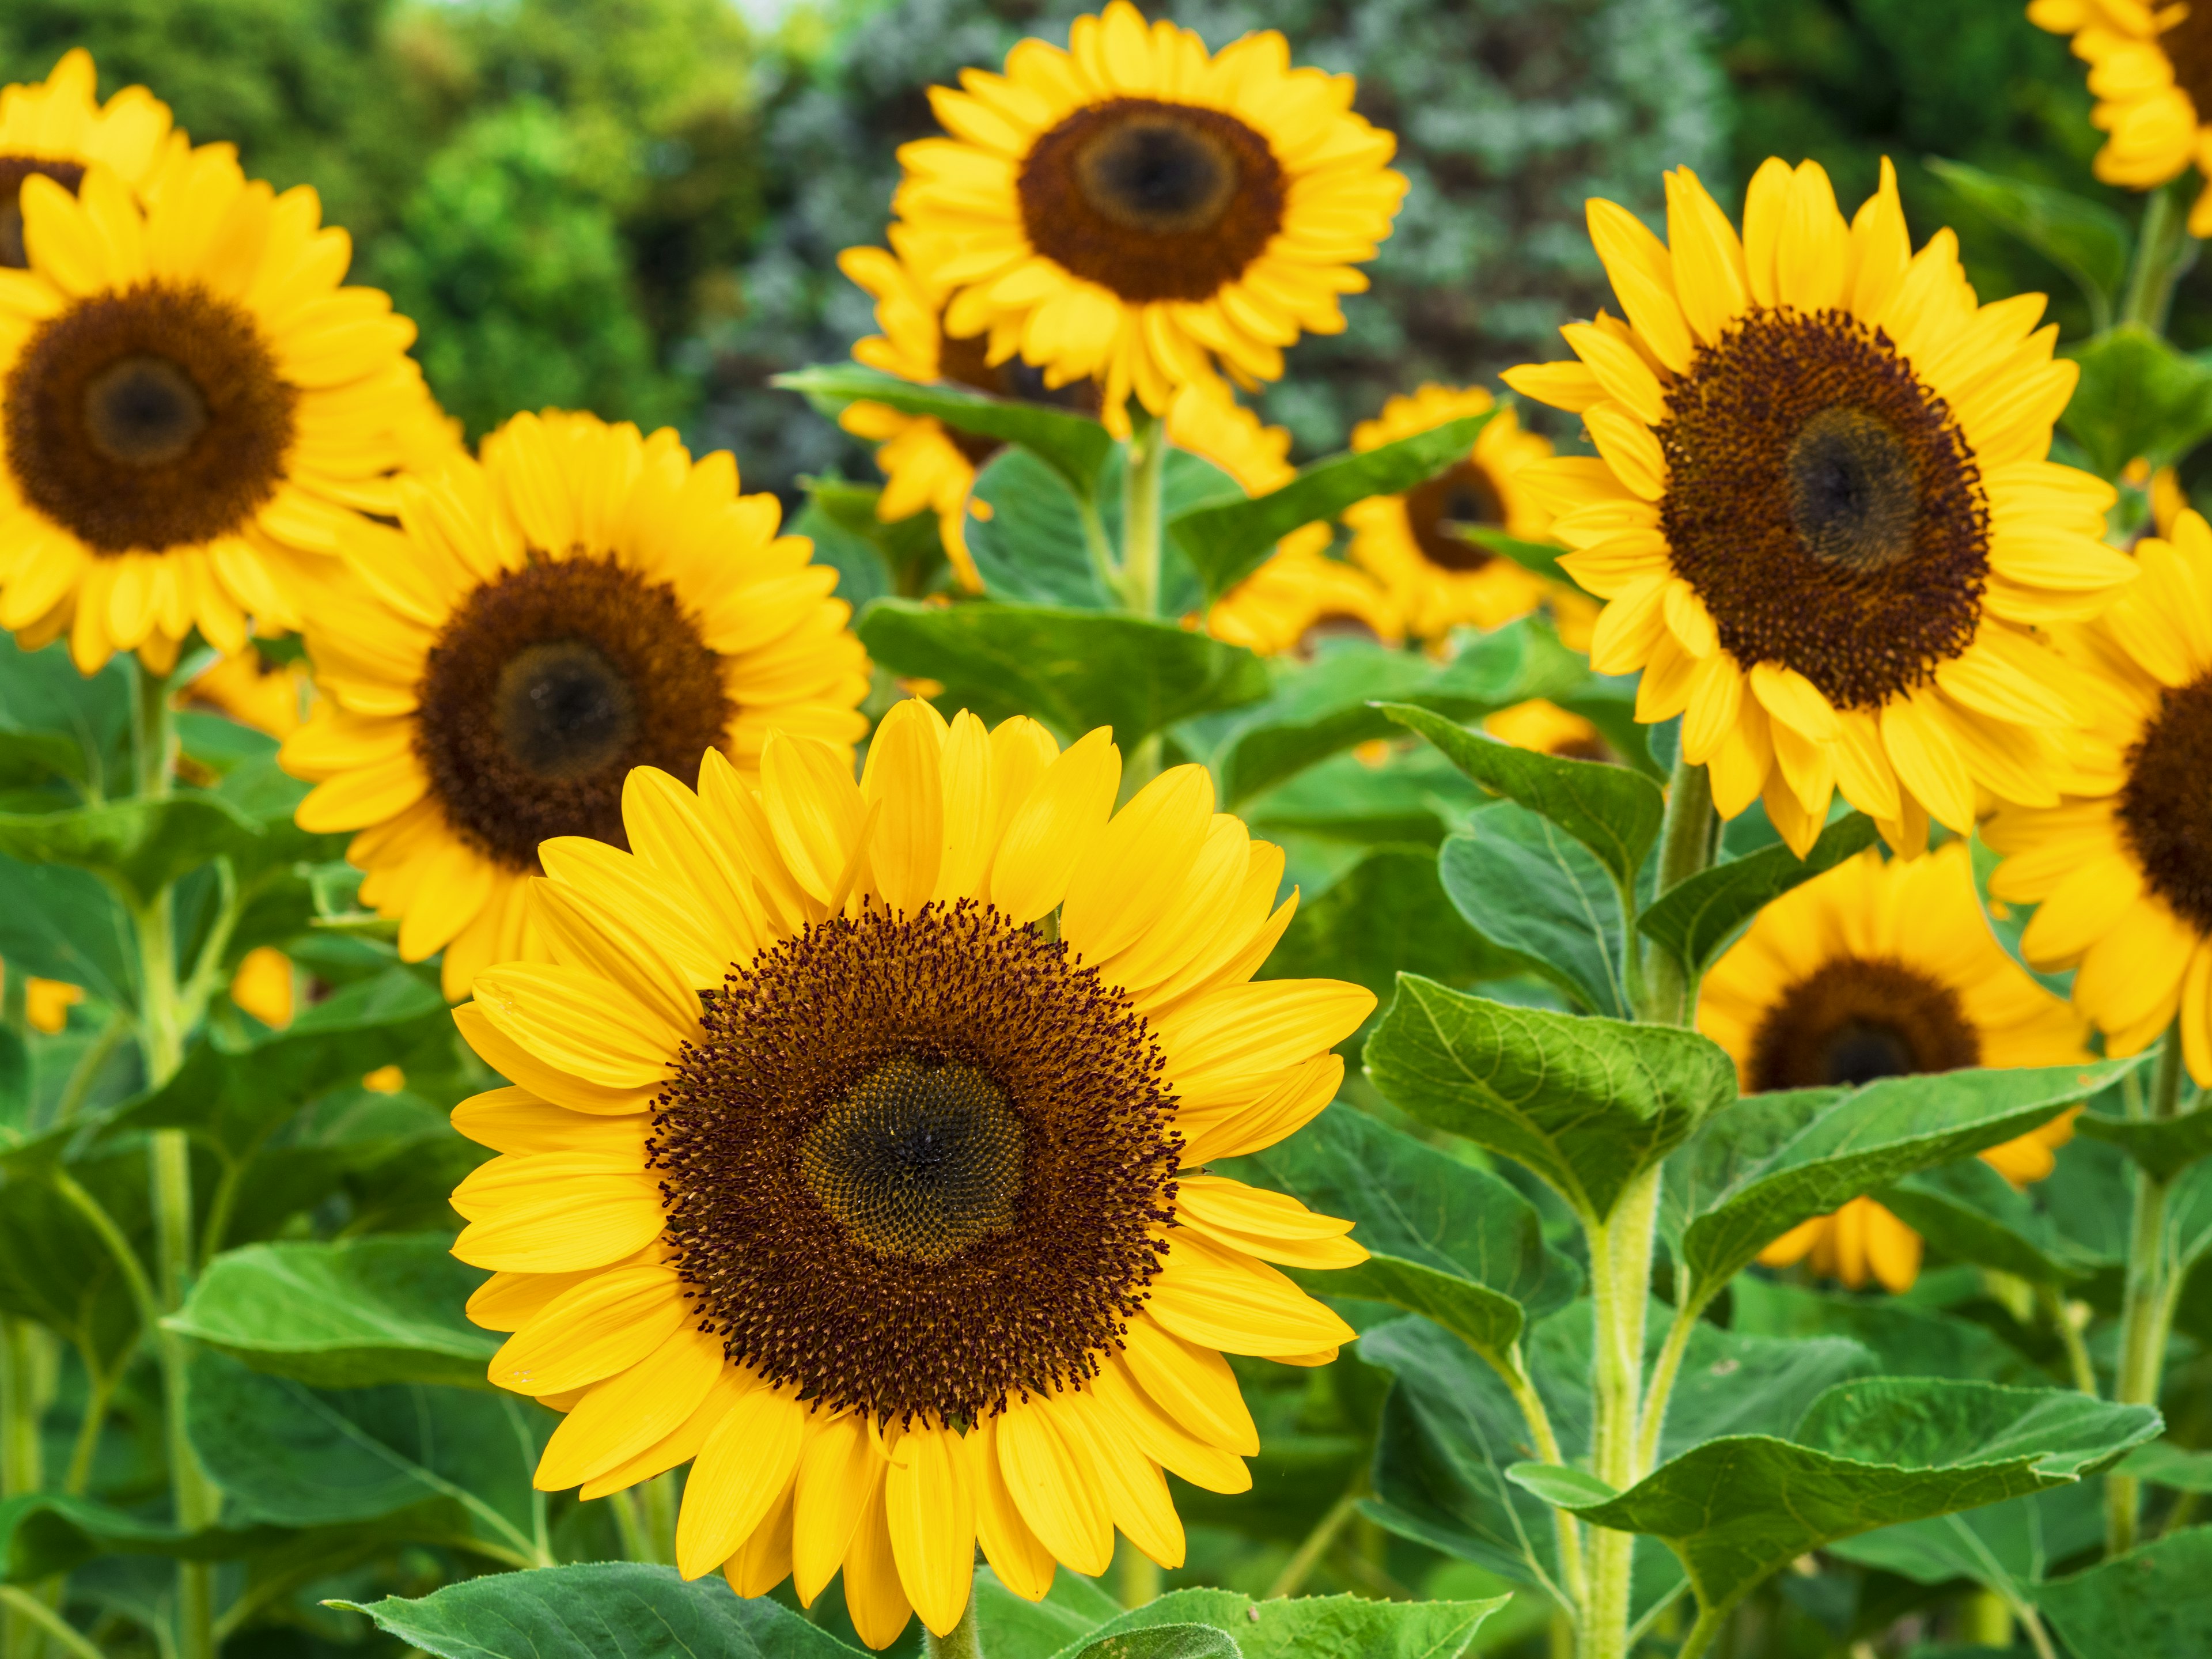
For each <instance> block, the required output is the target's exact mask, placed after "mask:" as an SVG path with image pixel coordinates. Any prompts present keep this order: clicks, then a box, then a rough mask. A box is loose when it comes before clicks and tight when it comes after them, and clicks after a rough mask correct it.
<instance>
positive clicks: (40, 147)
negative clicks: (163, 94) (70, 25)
mask: <svg viewBox="0 0 2212 1659" xmlns="http://www.w3.org/2000/svg"><path fill="white" fill-rule="evenodd" d="M97 93H98V88H97V81H96V77H95V76H94V71H93V64H92V54H91V53H90V52H87V51H85V50H84V48H83V47H82V46H78V47H75V48H73V49H71V50H70V51H69V52H64V53H63V54H62V57H61V61H60V62H59V63H58V64H55V65H54V67H53V70H52V73H50V74H49V75H48V76H46V79H45V80H43V81H40V82H34V83H33V84H31V85H28V86H23V85H16V86H9V87H0V269H7V270H22V269H23V268H24V266H25V264H27V260H26V258H25V256H24V248H23V210H22V206H21V191H22V186H23V180H24V179H27V178H29V177H30V176H31V175H32V174H33V173H37V174H39V175H40V176H41V177H43V178H47V179H52V180H53V181H54V182H55V183H56V184H58V185H61V187H62V188H63V189H64V190H70V191H73V190H75V189H76V187H77V186H78V185H80V184H82V182H83V179H84V173H85V169H86V168H87V167H91V166H92V165H93V164H94V162H98V163H100V165H102V166H104V167H109V168H111V169H112V170H113V172H114V173H115V175H116V177H117V178H118V179H121V180H122V181H123V182H124V184H125V185H128V186H129V187H130V188H131V190H132V191H134V192H136V193H137V195H139V196H140V197H144V196H145V195H146V194H147V193H148V191H149V188H150V187H151V186H152V185H153V184H154V182H155V179H156V178H157V177H158V176H159V175H160V173H161V170H162V167H163V164H164V162H165V161H171V160H173V156H174V153H175V151H177V150H179V149H182V148H183V147H184V136H183V135H182V134H181V133H178V132H176V131H174V128H173V122H172V120H171V118H170V114H169V106H167V104H165V103H163V102H161V100H160V99H158V98H156V97H155V96H154V94H152V93H150V92H149V91H147V90H146V88H143V87H125V88H124V89H123V90H122V91H120V92H118V93H117V94H115V96H113V97H112V98H111V99H109V100H107V101H106V103H105V104H102V103H100V101H99V100H98V95H97Z"/></svg>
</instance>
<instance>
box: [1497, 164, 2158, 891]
mask: <svg viewBox="0 0 2212 1659" xmlns="http://www.w3.org/2000/svg"><path fill="white" fill-rule="evenodd" d="M1667 198H1668V210H1667V228H1668V241H1667V242H1664V243H1662V241H1660V240H1659V239H1658V238H1657V237H1656V236H1654V235H1653V234H1651V232H1650V231H1649V230H1647V229H1646V228H1644V225H1643V223H1642V222H1640V221H1638V219H1636V218H1635V217H1634V216H1632V215H1631V214H1629V213H1628V212H1627V211H1626V210H1624V209H1621V208H1619V207H1616V206H1614V205H1613V204H1611V203H1609V202H1602V201H1594V202H1592V203H1591V204H1590V229H1591V234H1592V236H1593V238H1594V239H1595V242H1596V244H1597V249H1598V252H1599V254H1600V255H1601V258H1603V259H1604V261H1605V264H1606V269H1607V272H1608V273H1609V274H1610V276H1611V277H1612V279H1613V290H1614V292H1615V293H1616V294H1617V295H1619V296H1620V302H1621V305H1622V307H1623V309H1624V310H1625V311H1626V313H1627V319H1626V321H1622V320H1621V319H1617V318H1613V317H1610V316H1608V315H1606V314H1605V313H1600V314H1599V317H1598V319H1597V320H1596V321H1595V322H1594V323H1577V324H1571V325H1568V326H1567V327H1566V328H1565V329H1564V330H1563V331H1562V332H1563V333H1564V334H1565V337H1566V338H1567V343H1568V344H1569V345H1571V347H1573V349H1574V350H1575V353H1576V357H1577V361H1575V362H1569V363H1559V364H1550V365H1544V366H1537V367H1530V368H1522V369H1516V370H1514V371H1512V372H1510V373H1509V374H1508V375H1507V376H1506V379H1507V380H1509V381H1510V383H1511V384H1513V385H1514V386H1516V388H1517V389H1519V390H1521V391H1522V392H1526V393H1528V395H1529V396H1531V397H1534V398H1541V399H1542V400H1543V401H1546V402H1548V403H1552V404H1557V405H1559V407H1561V408H1565V409H1571V410H1577V411H1578V412H1579V413H1580V414H1581V415H1582V416H1583V422H1584V423H1585V425H1586V426H1587V428H1588V429H1589V435H1590V437H1591V439H1592V441H1594V442H1595V445H1596V447H1597V450H1598V453H1597V456H1596V457H1595V458H1594V459H1581V458H1568V457H1560V458H1558V459H1552V460H1548V461H1540V462H1537V463H1534V465H1531V466H1529V467H1528V469H1527V470H1526V471H1525V473H1524V475H1523V476H1524V477H1526V478H1527V480H1528V483H1529V484H1530V486H1531V487H1532V488H1533V489H1535V490H1537V491H1538V492H1539V493H1540V494H1541V495H1542V496H1544V497H1545V498H1546V499H1547V501H1549V502H1550V504H1551V505H1552V506H1553V507H1555V508H1556V509H1557V510H1558V511H1559V513H1560V514H1561V516H1560V517H1559V519H1558V520H1557V521H1556V522H1555V523H1554V525H1553V534H1554V535H1555V536H1556V537H1557V538H1558V539H1559V540H1560V541H1561V542H1563V543H1565V544H1566V545H1567V546H1569V547H1570V548H1572V549H1573V550H1574V551H1573V552H1571V554H1569V555H1568V556H1566V557H1565V558H1564V559H1563V560H1562V561H1561V562H1562V563H1563V564H1564V565H1565V567H1566V568H1567V569H1568V570H1569V572H1570V573H1571V574H1572V575H1573V576H1574V577H1575V579H1576V580H1577V581H1579V582H1580V583H1581V584H1582V585H1583V586H1584V587H1586V588H1588V589H1589V591H1590V592H1593V593H1595V594H1597V595H1598V596H1600V597H1601V598H1602V599H1606V600H1607V601H1608V602H1609V603H1608V604H1607V606H1606V608H1605V611H1604V613H1603V615H1602V617H1601V618H1600V620H1599V621H1598V623H1597V624H1596V628H1595V633H1594V635H1593V637H1592V641H1591V647H1590V649H1591V662H1592V665H1593V666H1595V667H1596V668H1597V669H1598V670H1599V671H1601V672H1607V673H1625V672H1629V671H1636V670H1640V671H1642V674H1643V680H1642V684H1641V685H1640V687H1639V688H1638V696H1637V718H1638V719H1639V720H1655V721H1656V720H1668V719H1670V718H1672V717H1673V716H1674V715H1676V714H1680V715H1682V717H1683V725H1682V754H1683V757H1684V758H1685V759H1686V760H1687V761H1688V762H1690V763H1692V764H1699V765H1705V766H1706V767H1708V768H1709V769H1710V771H1711V780H1712V789H1713V798H1714V800H1715V802H1716V803H1717V805H1718V806H1719V807H1720V810H1721V811H1722V812H1723V815H1725V816H1729V817H1733V816H1735V814H1736V813H1738V812H1741V811H1743V810H1744V809H1745V808H1746V807H1747V806H1748V805H1750V803H1751V802H1752V801H1753V800H1754V799H1762V798H1763V799H1764V800H1765V805H1766V810H1767V812H1768V815H1769V816H1770V817H1771V818H1772V819H1773V821H1774V823H1775V825H1776V827H1777V828H1778V829H1780V830H1781V832H1782V834H1783V836H1784V838H1785V839H1786V840H1787V841H1788V842H1790V845H1791V846H1792V847H1793V848H1796V849H1797V850H1798V851H1800V852H1801V853H1802V851H1803V850H1804V849H1805V848H1808V847H1809V846H1810V845H1811V843H1812V841H1813V838H1814V836H1817V835H1818V834H1819V833H1820V826H1821V824H1822V823H1825V822H1826V817H1827V813H1828V807H1829V804H1830V801H1831V799H1832V796H1833V794H1834V793H1835V791H1836V790H1837V789H1838V788H1840V789H1841V790H1842V791H1843V793H1844V796H1845V798H1846V799H1849V800H1850V802H1851V804H1852V805H1856V806H1858V807H1860V808H1862V809H1863V810H1864V811H1867V812H1868V813H1869V814H1871V815H1872V816H1873V817H1875V820H1876V821H1877V822H1878V823H1880V824H1881V826H1882V829H1883V833H1884V835H1885V836H1887V838H1888V839H1889V842H1890V843H1891V845H1892V846H1893V847H1897V848H1899V849H1900V850H1905V849H1916V850H1917V848H1920V847H1922V846H1923V845H1924V844H1925V840H1926V835H1927V824H1928V820H1929V817H1934V818H1936V820H1938V821H1940V822H1942V823H1945V824H1947V825H1948V826H1950V827H1951V828H1952V829H1957V830H1960V831H1963V830H1964V829H1966V828H1967V827H1968V826H1969V825H1970V824H1971V823H1972V822H1973V819H1974V817H1975V814H1976V809H1977V805H1978V801H1979V799H1980V798H1981V797H1982V796H1983V795H1984V794H1985V793H1986V794H1989V795H1994V796H1996V797H1997V798H1999V799H2008V800H2016V801H2023V802H2038V803H2049V802H2051V801H2054V800H2055V799H2056V795H2055V793H2053V787H2052V783H2051V778H2052V776H2053V775H2055V774H2056V773H2057V769H2058V762H2059V756H2058V753H2057V742H2058V739H2057V737H2056V736H2055V735H2054V734H2055V733H2056V732H2059V731H2061V730H2063V729H2064V728H2066V727H2068V726H2070V725H2071V724H2073V723H2074V722H2075V720H2076V719H2077V711H2076V710H2075V708H2073V707H2072V706H2071V704H2070V703H2069V702H2068V701H2067V699H2066V698H2065V697H2063V696H2061V695H2058V693H2057V691H2056V690H2054V687H2053V681H2054V679H2056V678H2057V675H2056V674H2055V673H2054V671H2052V670H2051V665H2050V661H2049V654H2050V653H2048V652H2047V651H2046V650H2045V648H2044V647H2042V646H2041V644H2040V643H2039V641H2037V639H2036V638H2035V637H2033V635H2032V634H2031V632H2030V630H2031V629H2033V628H2039V627H2047V626H2048V625H2050V624H2051V623H2060V622H2065V621H2069V620H2074V619H2079V618H2081V617H2087V616H2091V615H2093V614H2094V613H2095V612H2096V611H2099V610H2100V609H2101V608H2102V607H2103V606H2104V605H2106V604H2108V603H2109V602H2110V601H2111V599H2112V596H2113V594H2114V593H2115V592H2117V591H2118V589H2119V587H2120V586H2122V585H2123V584H2124V583H2125V582H2126V581H2128V580H2131V579H2132V577H2133V576H2134V574H2135V568H2134V566H2133V564H2132V563H2130V561H2129V560H2128V559H2127V557H2126V556H2124V554H2120V553H2118V552H2116V551H2114V550H2112V549H2111V548H2108V547H2106V546H2105V545H2104V544H2103V543H2102V541H2101V540H2100V537H2101V534H2102V532H2103V528H2104V518H2103V513H2104V509H2105V508H2106V507H2108V506H2109V505H2111V503H2112V501H2113V499H2114V497H2113V492H2112V489H2110V488H2109V487H2108V486H2106V484H2105V483H2102V482H2100V480H2098V479H2095V478H2093V477H2089V476H2088V475H2087V474H2085V473H2081V472H2077V471H2074V470H2073V469H2071V468H2069V467H2062V466H2057V465H2052V464H2051V462H2050V461H2049V460H2048V459H2046V457H2047V455H2048V453H2049V450H2050V447H2051V423H2052V422H2053V421H2054V420H2055V419H2056V418H2057V414H2058V411H2059V410H2061V409H2063V407H2064V406H2065V404H2066V400H2067V398H2068V396H2069V394H2070V392H2072V389H2073V386H2074V382H2075V378H2076V370H2075V367H2074V365H2073V364H2071V363H2069V362H2054V361H2053V360H2052V358H2051V347H2052V344H2053V343H2054V341H2055V340H2056V338H2057V329H2056V328H2055V327H2045V328H2043V329H2040V330H2038V329H2037V328H2036V326H2035V325H2036V322H2037V319H2039V317H2040V315H2041V313H2042V308H2043V300H2042V297H2041V296H2040V295H2023V296H2021V297H2019V298H2016V299H2011V300H2003V301H1997V302H1996V303H1994V304H1991V305H1986V306H1984V305H1981V304H1978V302H1977V301H1976V298H1975V295H1974V291H1973V289H1972V288H1970V287H1968V286H1967V284H1966V277H1965V276H1964V274H1963V273H1962V272H1961V271H1960V267H1959V259H1958V244H1957V240H1956V239H1955V238H1954V236H1953V235H1952V234H1951V233H1950V232H1948V230H1947V231H1942V232H1939V233H1938V234H1936V235H1935V236H1934V237H1932V238H1930V239H1929V241H1928V243H1927V245H1926V246H1924V247H1923V248H1922V249H1921V250H1920V251H1919V252H1917V254H1916V253H1914V252H1912V251H1911V245H1910V242H1909V240H1908V239H1907V235H1906V232H1905V218H1904V214H1903V211H1902V210H1901V208H1900V207H1899V202H1898V198H1897V188H1896V179H1895V175H1894V173H1893V171H1892V170H1891V169H1890V167H1888V164H1887V162H1885V163H1884V164H1883V169H1882V182H1881V189H1880V190H1879V191H1878V192H1877V193H1876V194H1875V196H1874V197H1871V198H1870V199H1869V201H1868V202H1867V203H1866V204H1865V205H1864V206H1863V207H1862V208H1861V209H1860V210H1858V212H1857V215H1856V216H1854V217H1853V218H1852V219H1851V220H1850V222H1849V223H1846V222H1844V217H1843V215H1842V214H1841V213H1840V212H1839V211H1838V209H1837V206H1836V201H1835V196H1834V192H1833V191H1832V189H1831V188H1830V186H1829V184H1828V179H1827V175H1826V173H1823V172H1822V171H1821V170H1820V167H1817V166H1815V165H1814V163H1812V162H1809V161H1808V162H1806V163H1805V164H1804V165H1803V166H1802V167H1796V168H1795V169H1793V168H1791V167H1788V166H1787V165H1785V164H1784V163H1783V162H1782V161H1767V162H1766V163H1765V165H1764V166H1762V167H1760V168H1759V172H1758V174H1757V175H1756V176H1755V177H1754V178H1753V180H1752V183H1751V187H1750V191H1749V193H1748V197H1747V202H1746V205H1745V209H1744V228H1743V231H1742V234H1741V235H1739V234H1737V231H1736V228H1735V226H1733V225H1732V224H1730V223H1729V221H1728V218H1727V216H1725V215H1723V213H1722V211H1721V210H1720V209H1719V207H1718V206H1717V204H1715V203H1714V202H1713V200H1712V198H1711V197H1709V196H1708V195H1707V194H1706V193H1705V189H1704V187H1703V186H1702V185H1699V183H1698V181H1697V179H1695V178H1694V177H1693V176H1692V174H1691V173H1689V172H1688V171H1687V170H1686V169H1684V170H1681V171H1678V172H1676V173H1670V174H1669V175H1668V180H1667Z"/></svg>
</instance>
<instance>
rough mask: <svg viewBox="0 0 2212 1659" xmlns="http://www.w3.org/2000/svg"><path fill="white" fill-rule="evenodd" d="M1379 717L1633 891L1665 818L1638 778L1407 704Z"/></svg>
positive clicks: (1657, 794)
mask: <svg viewBox="0 0 2212 1659" xmlns="http://www.w3.org/2000/svg"><path fill="white" fill-rule="evenodd" d="M1383 713H1384V714H1387V715H1389V717H1390V718H1391V719H1392V720H1395V721H1396V722H1397V723H1398V724H1399V725H1400V726H1404V727H1406V728H1407V730H1408V731H1410V732H1418V733H1419V735H1420V736H1422V737H1424V738H1427V739H1428V740H1429V741H1430V742H1431V743H1432V744H1435V745H1436V746H1437V748H1438V749H1441V750H1443V752H1444V754H1445V755H1446V756H1448V757H1449V758H1450V760H1451V763H1452V764H1453V765H1455V766H1456V767H1458V768H1459V769H1460V770H1461V771H1462V772H1464V773H1466V774H1467V775H1468V776H1469V777H1470V778H1473V779H1474V781H1475V782H1477V783H1478V784H1480V785H1481V786H1482V787H1484V788H1485V789H1487V790H1489V791H1490V792H1491V793H1493V794H1496V795H1502V796H1504V798H1505V799H1508V800H1512V801H1517V802H1518V803H1519V804H1520V805H1522V806H1524V807H1526V808H1528V811H1532V812H1535V813H1538V814H1541V816H1542V817H1545V818H1547V819H1548V820H1549V821H1550V822H1552V823H1555V824H1557V825H1558V826H1559V828H1560V829H1564V830H1565V831H1566V832H1567V833H1568V834H1569V835H1571V836H1573V837H1574V838H1575V839H1576V840H1577V841H1578V842H1581V843H1582V844H1583V846H1584V847H1586V848H1589V850H1590V852H1591V854H1593V855H1594V856H1595V858H1596V860H1597V861H1598V862H1599V863H1600V864H1601V865H1602V866H1604V867H1605V870H1606V872H1607V874H1609V875H1610V876H1612V878H1613V881H1614V882H1615V883H1616V884H1618V885H1619V886H1620V888H1621V889H1623V890H1629V889H1632V887H1633V886H1634V884H1635V882H1636V872H1638V870H1640V869H1641V868H1643V866H1644V854H1647V853H1649V852H1650V850H1651V843H1652V842H1654V841H1656V840H1657V839H1658V836H1659V821H1660V819H1661V818H1662V817H1664V816H1665V815H1666V811H1667V798H1666V796H1665V794H1664V793H1662V791H1661V789H1660V787H1659V786H1658V785H1657V784H1656V783H1654V782H1652V781H1651V780H1650V779H1649V778H1647V777H1645V776H1644V775H1643V774H1642V773H1640V772H1634V771H1631V770H1630V769H1628V768H1627V767H1625V766H1608V765H1607V764H1605V763H1603V762H1601V761H1583V760H1563V759H1561V758H1560V757H1559V756H1556V755H1544V754H1539V753H1537V752H1535V751H1534V750H1528V749H1516V748H1515V747H1514V746H1513V745H1512V744H1506V743H1500V742H1498V740H1497V739H1496V738H1491V737H1486V736H1485V735H1483V734H1482V733H1481V732H1470V731H1469V730H1468V729H1467V728H1466V727H1465V726H1460V725H1457V724H1455V722H1453V721H1451V720H1446V719H1444V718H1443V716H1442V715H1439V714H1431V713H1430V712H1429V711H1428V710H1427V709H1425V708H1413V707H1412V706H1410V705H1408V704H1405V703H1385V704H1384V705H1383Z"/></svg>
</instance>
